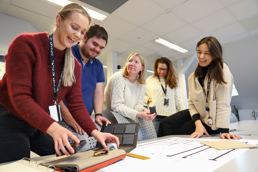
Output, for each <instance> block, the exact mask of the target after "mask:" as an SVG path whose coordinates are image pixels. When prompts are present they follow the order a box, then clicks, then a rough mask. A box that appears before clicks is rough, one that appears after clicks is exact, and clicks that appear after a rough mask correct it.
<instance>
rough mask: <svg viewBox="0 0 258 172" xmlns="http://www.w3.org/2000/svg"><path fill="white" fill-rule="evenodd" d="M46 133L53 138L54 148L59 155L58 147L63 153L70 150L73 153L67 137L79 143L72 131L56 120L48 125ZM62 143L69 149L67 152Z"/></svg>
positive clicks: (67, 153) (66, 153)
mask: <svg viewBox="0 0 258 172" xmlns="http://www.w3.org/2000/svg"><path fill="white" fill-rule="evenodd" d="M47 133H48V134H49V135H50V136H51V137H52V138H53V140H54V145H55V150H56V153H57V154H58V155H61V152H60V151H59V149H58V147H59V148H60V149H61V150H62V152H63V153H64V154H65V155H69V152H71V153H72V154H73V153H74V149H73V148H72V146H71V145H70V143H69V141H68V138H71V139H73V141H74V142H75V143H77V145H78V144H79V143H80V140H79V139H78V138H77V137H76V136H75V135H74V134H73V133H72V132H70V131H69V130H67V129H66V128H64V127H62V126H61V125H59V124H58V123H57V122H53V123H52V124H51V125H50V126H49V127H48V129H47ZM64 145H65V146H66V148H67V149H68V150H69V152H67V150H66V149H65V147H64Z"/></svg>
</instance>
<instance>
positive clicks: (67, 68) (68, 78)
mask: <svg viewBox="0 0 258 172" xmlns="http://www.w3.org/2000/svg"><path fill="white" fill-rule="evenodd" d="M73 12H78V13H80V14H82V15H84V16H85V17H87V18H88V20H89V23H90V22H91V17H90V15H89V14H88V12H87V11H86V10H85V9H84V8H83V7H82V6H81V5H80V4H77V3H71V4H68V5H66V6H64V7H63V8H62V9H61V10H60V11H59V12H58V14H59V15H60V17H61V20H62V21H64V20H65V19H67V18H69V17H70V15H71V14H72V13H73ZM74 66H75V61H74V57H73V54H72V50H71V48H66V52H65V62H64V73H63V78H62V84H63V86H65V87H68V86H72V84H73V83H74V82H75V81H76V79H75V76H74Z"/></svg>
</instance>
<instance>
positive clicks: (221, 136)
mask: <svg viewBox="0 0 258 172" xmlns="http://www.w3.org/2000/svg"><path fill="white" fill-rule="evenodd" d="M220 138H221V139H229V140H230V138H233V139H235V140H237V139H242V138H243V137H241V136H239V135H236V134H230V133H221V134H220Z"/></svg>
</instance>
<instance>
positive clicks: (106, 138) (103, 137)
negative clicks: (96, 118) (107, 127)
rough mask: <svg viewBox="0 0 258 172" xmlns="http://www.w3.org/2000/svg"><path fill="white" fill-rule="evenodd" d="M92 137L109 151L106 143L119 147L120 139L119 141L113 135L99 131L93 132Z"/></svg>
mask: <svg viewBox="0 0 258 172" xmlns="http://www.w3.org/2000/svg"><path fill="white" fill-rule="evenodd" d="M91 135H92V136H93V137H95V138H96V139H97V140H98V141H99V142H100V143H101V144H102V146H103V147H104V149H108V147H107V145H106V143H105V142H107V143H111V142H112V143H116V145H117V148H118V147H119V139H118V137H116V136H115V135H113V134H110V133H104V132H100V131H98V130H93V131H92V132H91Z"/></svg>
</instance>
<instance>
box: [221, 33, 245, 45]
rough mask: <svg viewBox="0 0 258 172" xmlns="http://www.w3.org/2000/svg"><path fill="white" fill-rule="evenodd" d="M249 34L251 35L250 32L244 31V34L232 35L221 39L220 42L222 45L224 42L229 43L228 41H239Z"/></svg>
mask: <svg viewBox="0 0 258 172" xmlns="http://www.w3.org/2000/svg"><path fill="white" fill-rule="evenodd" d="M248 36H250V34H249V33H243V34H239V35H235V36H232V37H230V38H227V39H224V40H220V43H221V44H222V45H224V44H227V43H230V42H233V41H238V40H240V39H243V38H246V37H248Z"/></svg>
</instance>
